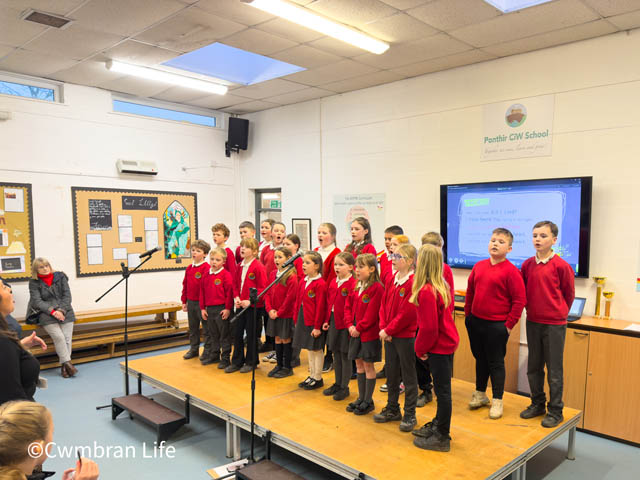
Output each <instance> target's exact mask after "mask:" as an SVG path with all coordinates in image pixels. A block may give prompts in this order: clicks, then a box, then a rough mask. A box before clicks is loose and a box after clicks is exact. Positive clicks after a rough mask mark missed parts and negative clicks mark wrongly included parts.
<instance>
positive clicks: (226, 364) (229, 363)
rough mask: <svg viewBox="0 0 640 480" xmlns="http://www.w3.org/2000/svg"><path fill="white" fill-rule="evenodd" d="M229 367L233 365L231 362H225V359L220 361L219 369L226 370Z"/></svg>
mask: <svg viewBox="0 0 640 480" xmlns="http://www.w3.org/2000/svg"><path fill="white" fill-rule="evenodd" d="M229 365H231V362H229V360H225V359H224V358H223V359H222V360H220V363H219V364H218V369H220V370H224V369H225V368H227V367H228V366H229Z"/></svg>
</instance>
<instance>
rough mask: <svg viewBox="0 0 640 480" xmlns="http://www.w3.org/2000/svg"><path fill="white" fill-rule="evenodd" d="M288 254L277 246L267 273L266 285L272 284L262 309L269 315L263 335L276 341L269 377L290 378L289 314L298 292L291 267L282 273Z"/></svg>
mask: <svg viewBox="0 0 640 480" xmlns="http://www.w3.org/2000/svg"><path fill="white" fill-rule="evenodd" d="M291 256H292V255H291V251H290V250H289V249H288V248H286V247H278V248H276V251H275V253H274V261H275V263H276V266H277V267H278V271H277V272H271V276H270V277H269V282H268V283H269V284H271V283H272V282H273V281H274V280H275V279H276V278H278V279H279V280H278V283H276V284H275V285H274V286H273V287H271V290H269V292H267V295H266V296H265V302H264V303H265V309H266V311H267V314H268V315H269V324H268V325H269V327H268V330H267V335H269V336H271V337H274V338H275V340H276V366H275V367H274V368H273V369H272V370H271V371H270V372H269V374H268V375H269V376H270V377H275V378H285V377H288V376H290V375H293V371H292V369H291V350H292V348H291V338H292V337H293V314H294V312H295V310H294V309H295V302H296V295H297V293H298V277H297V275H296V270H295V268H292V269H289V271H288V272H287V273H284V268H283V265H284V264H285V262H286V261H287V260H289V259H290V258H291Z"/></svg>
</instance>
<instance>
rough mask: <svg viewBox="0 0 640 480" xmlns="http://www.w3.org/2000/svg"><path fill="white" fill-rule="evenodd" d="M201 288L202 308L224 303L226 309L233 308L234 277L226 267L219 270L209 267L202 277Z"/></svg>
mask: <svg viewBox="0 0 640 480" xmlns="http://www.w3.org/2000/svg"><path fill="white" fill-rule="evenodd" d="M200 288H201V290H202V293H201V295H200V310H206V308H207V307H211V306H214V305H224V308H225V310H232V309H233V279H232V277H231V274H230V273H229V272H227V270H226V269H225V268H224V267H223V268H221V269H220V270H218V271H217V272H212V271H211V269H209V271H208V272H207V273H206V274H205V275H204V276H203V277H202V281H201V282H200Z"/></svg>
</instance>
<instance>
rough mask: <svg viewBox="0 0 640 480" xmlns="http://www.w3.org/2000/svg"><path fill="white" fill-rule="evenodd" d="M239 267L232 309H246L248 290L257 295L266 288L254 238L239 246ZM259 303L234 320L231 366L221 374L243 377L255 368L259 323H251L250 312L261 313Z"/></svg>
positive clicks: (264, 276) (245, 240) (262, 303)
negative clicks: (243, 374) (234, 373)
mask: <svg viewBox="0 0 640 480" xmlns="http://www.w3.org/2000/svg"><path fill="white" fill-rule="evenodd" d="M240 246H241V247H242V248H240V254H241V255H242V258H243V260H242V263H241V264H240V265H238V269H237V270H236V277H235V279H234V281H233V297H234V305H235V307H236V309H240V308H245V307H248V306H249V305H250V304H251V303H250V300H249V293H250V292H249V289H250V288H255V289H257V291H258V295H260V293H262V290H264V287H265V286H266V284H267V275H266V273H265V271H264V267H263V266H262V264H261V263H260V262H259V261H258V260H257V259H256V256H257V255H258V241H257V240H256V239H255V238H245V239H244V240H242V242H240ZM263 306H264V302H263V300H262V299H261V300H260V301H259V302H258V304H257V305H256V306H255V307H251V308H248V309H247V310H246V311H245V312H244V313H243V314H242V315H241V316H240V317H239V318H237V319H236V321H235V324H234V328H233V357H231V365H229V366H228V367H227V368H225V369H224V371H225V373H233V372H237V371H238V370H240V373H247V372H250V371H251V370H253V367H254V366H256V367H257V366H258V352H257V351H256V338H257V336H258V335H260V322H254V318H255V317H254V309H258V310H259V309H262V308H263ZM245 332H246V334H247V354H246V356H245V352H244V334H245Z"/></svg>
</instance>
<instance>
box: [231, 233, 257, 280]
mask: <svg viewBox="0 0 640 480" xmlns="http://www.w3.org/2000/svg"><path fill="white" fill-rule="evenodd" d="M238 232H239V233H240V241H242V240H244V239H245V238H255V236H256V226H255V225H254V224H253V223H251V222H248V221H244V222H242V223H241V224H240V225H239V226H238ZM235 259H236V265H237V264H239V263H240V262H242V257H241V256H240V245H238V246H237V247H236V254H235ZM234 278H235V275H234Z"/></svg>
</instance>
